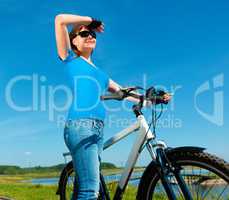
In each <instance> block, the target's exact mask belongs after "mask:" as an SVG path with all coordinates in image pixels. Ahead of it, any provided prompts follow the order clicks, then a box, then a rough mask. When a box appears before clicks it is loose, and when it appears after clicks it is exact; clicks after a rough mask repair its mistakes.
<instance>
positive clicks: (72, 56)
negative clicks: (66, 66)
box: [59, 49, 79, 63]
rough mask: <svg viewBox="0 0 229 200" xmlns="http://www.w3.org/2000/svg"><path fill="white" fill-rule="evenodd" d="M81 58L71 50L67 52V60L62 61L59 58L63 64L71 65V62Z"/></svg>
mask: <svg viewBox="0 0 229 200" xmlns="http://www.w3.org/2000/svg"><path fill="white" fill-rule="evenodd" d="M78 58H79V56H78V55H77V54H76V53H75V52H74V51H73V50H71V49H68V51H67V56H66V58H64V59H62V58H61V57H60V56H59V59H60V60H61V61H62V62H63V63H69V62H70V61H72V60H74V59H77V60H78Z"/></svg>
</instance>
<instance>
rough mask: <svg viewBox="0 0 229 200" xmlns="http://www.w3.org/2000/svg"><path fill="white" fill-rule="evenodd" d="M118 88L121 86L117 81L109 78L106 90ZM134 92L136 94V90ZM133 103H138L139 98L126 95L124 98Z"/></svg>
mask: <svg viewBox="0 0 229 200" xmlns="http://www.w3.org/2000/svg"><path fill="white" fill-rule="evenodd" d="M120 89H122V86H120V85H119V84H118V83H116V82H114V81H113V80H112V79H110V80H109V87H108V91H109V92H112V93H114V92H118V91H119V90H120ZM134 93H136V94H138V93H137V92H134ZM125 99H127V100H129V101H131V102H133V103H139V101H140V100H139V99H137V98H134V97H127V98H125Z"/></svg>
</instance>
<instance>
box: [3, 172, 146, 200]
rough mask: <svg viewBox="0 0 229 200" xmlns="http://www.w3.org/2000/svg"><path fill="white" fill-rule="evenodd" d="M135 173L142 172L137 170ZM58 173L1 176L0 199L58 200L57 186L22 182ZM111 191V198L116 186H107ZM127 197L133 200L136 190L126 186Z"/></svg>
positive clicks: (56, 175)
mask: <svg viewBox="0 0 229 200" xmlns="http://www.w3.org/2000/svg"><path fill="white" fill-rule="evenodd" d="M135 171H142V169H140V168H138V169H136V170H135ZM120 172H122V169H106V170H103V171H102V173H103V174H104V175H111V174H119V173H120ZM59 175H60V172H52V173H39V174H38V173H31V174H24V175H17V176H15V175H1V176H0V197H1V196H4V197H8V198H12V199H15V200H58V199H59V198H58V196H57V195H56V190H57V186H55V185H50V186H46V185H32V184H29V183H23V182H22V181H24V180H30V179H34V178H52V177H59ZM109 189H110V190H111V196H112V195H113V194H112V193H114V191H115V189H116V184H111V185H110V186H109ZM127 190H128V196H127V195H126V197H125V198H124V199H126V200H128V199H134V198H132V197H133V196H135V193H136V188H135V187H131V186H128V188H127Z"/></svg>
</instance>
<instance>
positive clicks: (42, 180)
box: [23, 172, 142, 186]
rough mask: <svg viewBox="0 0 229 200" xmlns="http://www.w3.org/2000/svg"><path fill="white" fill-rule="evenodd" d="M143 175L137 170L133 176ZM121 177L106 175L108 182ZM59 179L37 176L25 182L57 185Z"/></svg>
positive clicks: (135, 184)
mask: <svg viewBox="0 0 229 200" xmlns="http://www.w3.org/2000/svg"><path fill="white" fill-rule="evenodd" d="M141 175H142V172H136V173H133V174H132V176H131V178H140V177H141ZM120 177H121V174H115V175H109V176H105V177H104V179H105V181H106V182H113V181H118V180H119V179H120ZM58 181H59V177H55V178H36V179H31V180H26V181H23V182H26V183H31V184H34V185H57V184H58ZM138 183H139V180H132V181H130V184H133V185H134V186H137V185H138Z"/></svg>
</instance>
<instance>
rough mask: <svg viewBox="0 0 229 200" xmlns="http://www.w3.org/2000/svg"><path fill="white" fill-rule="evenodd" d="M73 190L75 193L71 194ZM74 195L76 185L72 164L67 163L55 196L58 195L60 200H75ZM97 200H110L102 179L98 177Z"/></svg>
mask: <svg viewBox="0 0 229 200" xmlns="http://www.w3.org/2000/svg"><path fill="white" fill-rule="evenodd" d="M74 185H75V186H74ZM74 189H75V192H73V190H74ZM76 193H77V183H76V182H75V172H74V169H73V163H72V162H69V163H68V164H67V165H66V167H65V168H64V169H63V171H62V174H61V178H60V182H59V190H58V193H57V194H59V195H60V200H72V199H76ZM73 195H74V196H73ZM98 200H110V198H109V194H108V191H107V190H106V186H105V182H104V180H103V178H102V177H100V191H99V197H98Z"/></svg>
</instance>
